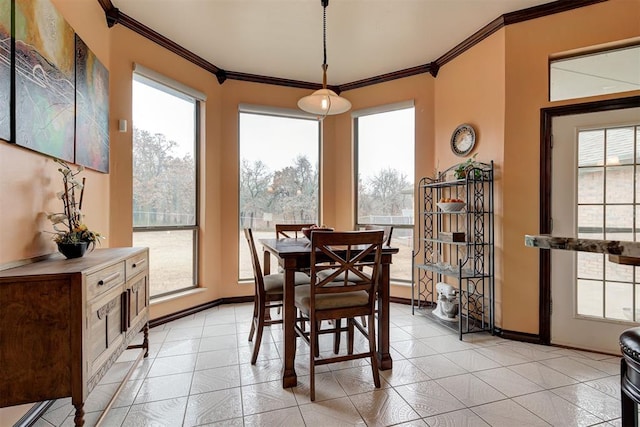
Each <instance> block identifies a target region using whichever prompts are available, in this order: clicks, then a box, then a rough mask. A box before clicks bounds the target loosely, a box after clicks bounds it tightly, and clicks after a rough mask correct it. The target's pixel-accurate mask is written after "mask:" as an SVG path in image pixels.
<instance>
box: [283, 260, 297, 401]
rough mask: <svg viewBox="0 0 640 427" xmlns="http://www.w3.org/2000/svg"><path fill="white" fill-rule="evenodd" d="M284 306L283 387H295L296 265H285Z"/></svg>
mask: <svg viewBox="0 0 640 427" xmlns="http://www.w3.org/2000/svg"><path fill="white" fill-rule="evenodd" d="M284 268H285V274H284V276H285V279H284V304H283V307H282V315H283V316H282V323H283V326H284V360H283V369H282V387H283V388H289V387H295V386H296V385H297V384H298V378H297V376H296V370H295V354H296V353H295V346H296V336H295V331H294V329H293V327H294V325H295V322H296V308H295V304H294V289H293V288H294V281H295V280H294V279H295V265H293V266H291V265H285V267H284Z"/></svg>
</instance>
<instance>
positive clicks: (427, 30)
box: [112, 0, 551, 85]
mask: <svg viewBox="0 0 640 427" xmlns="http://www.w3.org/2000/svg"><path fill="white" fill-rule="evenodd" d="M112 3H113V5H114V6H115V7H117V8H119V9H120V12H122V13H124V14H126V15H128V16H130V17H131V18H133V19H135V20H137V21H139V22H140V23H142V24H144V25H146V26H147V27H150V28H151V29H153V30H154V31H156V32H158V33H160V34H162V35H163V36H165V37H167V38H168V39H170V40H172V41H174V42H176V43H178V44H179V45H181V46H183V47H184V48H186V49H187V50H189V51H191V52H193V53H195V54H196V55H198V56H200V57H202V58H204V59H205V60H207V61H209V62H210V63H212V64H214V65H215V66H217V67H219V68H222V69H224V70H227V71H235V72H241V73H249V74H256V75H261V76H269V77H277V78H284V79H291V80H300V81H305V82H313V83H320V82H321V78H322V70H321V67H320V66H321V64H322V6H321V2H320V0H112ZM543 3H551V2H550V1H548V0H330V2H329V6H328V7H327V63H328V64H329V70H328V84H329V85H340V84H345V83H351V82H354V81H358V80H361V79H365V78H369V77H374V76H379V75H381V74H385V73H390V72H394V71H399V70H402V69H406V68H411V67H415V66H418V65H423V64H427V63H429V62H431V61H434V60H436V59H438V58H439V57H440V56H442V55H443V54H445V53H447V52H448V51H449V50H450V49H451V48H453V47H455V46H456V45H457V44H459V43H460V42H462V41H463V40H465V39H466V38H467V37H469V36H471V35H473V34H474V33H475V32H476V31H478V30H480V29H481V28H483V27H484V26H485V25H487V24H489V23H490V22H491V21H493V20H494V19H496V18H498V17H499V16H501V15H503V14H505V13H508V12H513V11H517V10H521V9H526V8H528V7H532V6H536V5H540V4H543Z"/></svg>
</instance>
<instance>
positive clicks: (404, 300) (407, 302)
mask: <svg viewBox="0 0 640 427" xmlns="http://www.w3.org/2000/svg"><path fill="white" fill-rule="evenodd" d="M389 302H394V303H396V304H404V305H411V299H410V298H400V297H389Z"/></svg>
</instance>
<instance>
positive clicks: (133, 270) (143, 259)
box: [126, 251, 149, 280]
mask: <svg viewBox="0 0 640 427" xmlns="http://www.w3.org/2000/svg"><path fill="white" fill-rule="evenodd" d="M148 257H149V253H148V252H147V251H145V252H143V253H140V254H137V255H136V256H132V257H130V258H128V259H127V270H126V271H127V280H131V279H132V278H133V277H134V276H135V275H136V274H140V273H142V272H145V271H147V269H148V268H149V258H148Z"/></svg>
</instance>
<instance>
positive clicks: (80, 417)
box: [73, 402, 84, 427]
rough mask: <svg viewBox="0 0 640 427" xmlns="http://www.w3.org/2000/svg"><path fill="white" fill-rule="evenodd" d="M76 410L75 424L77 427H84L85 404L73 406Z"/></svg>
mask: <svg viewBox="0 0 640 427" xmlns="http://www.w3.org/2000/svg"><path fill="white" fill-rule="evenodd" d="M73 406H75V408H76V416H75V417H74V418H73V422H74V423H75V425H76V427H82V426H83V425H84V402H82V403H78V404H75V405H73Z"/></svg>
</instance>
